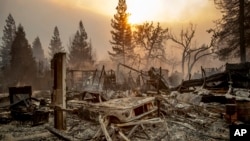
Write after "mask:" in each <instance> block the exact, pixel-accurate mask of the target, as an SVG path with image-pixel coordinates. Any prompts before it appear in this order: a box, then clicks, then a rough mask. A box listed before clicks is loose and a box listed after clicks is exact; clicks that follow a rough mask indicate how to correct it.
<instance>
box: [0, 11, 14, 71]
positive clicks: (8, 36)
mask: <svg viewBox="0 0 250 141" xmlns="http://www.w3.org/2000/svg"><path fill="white" fill-rule="evenodd" d="M15 34H16V24H15V20H14V18H13V17H12V15H11V14H9V16H8V17H7V19H6V25H5V26H4V29H3V37H2V40H3V42H2V45H1V47H0V60H1V61H0V63H1V64H0V66H1V68H2V69H4V68H7V67H8V66H9V64H10V59H11V56H10V49H11V45H12V43H13V40H14V38H15Z"/></svg>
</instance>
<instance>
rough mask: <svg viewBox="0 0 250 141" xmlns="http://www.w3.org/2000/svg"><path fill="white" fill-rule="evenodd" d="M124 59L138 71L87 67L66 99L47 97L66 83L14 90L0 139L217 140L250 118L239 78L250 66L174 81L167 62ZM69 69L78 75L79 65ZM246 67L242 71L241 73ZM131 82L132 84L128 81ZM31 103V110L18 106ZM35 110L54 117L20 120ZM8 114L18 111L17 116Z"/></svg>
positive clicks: (5, 110)
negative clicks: (147, 65) (150, 64)
mask: <svg viewBox="0 0 250 141" xmlns="http://www.w3.org/2000/svg"><path fill="white" fill-rule="evenodd" d="M120 66H123V67H125V68H127V69H129V70H130V71H133V72H135V74H132V73H129V74H128V76H127V78H126V81H125V80H124V81H123V82H124V84H119V83H118V82H117V79H118V78H119V79H121V78H120V77H118V76H116V75H117V74H118V73H116V72H115V71H113V70H111V71H107V72H106V71H105V69H104V67H103V69H102V70H101V71H98V70H94V71H91V72H87V73H88V74H86V76H84V78H85V79H87V81H88V83H85V82H87V81H85V80H82V81H81V82H77V83H79V85H78V86H79V87H77V88H73V87H72V88H67V89H68V90H67V92H66V100H65V102H66V106H65V107H63V106H61V105H60V104H61V103H59V104H57V103H53V100H51V102H50V103H49V104H50V105H47V103H48V102H47V100H46V99H50V96H54V97H52V98H56V97H57V94H58V92H61V90H60V87H58V88H57V89H56V90H53V91H52V92H45V91H40V92H34V93H36V94H35V95H36V96H37V97H42V99H39V98H37V97H36V98H31V95H32V93H31V92H30V91H29V92H25V93H26V94H28V95H21V96H20V92H19V93H18V94H19V96H16V95H15V94H11V95H10V97H9V99H8V98H7V99H8V100H10V102H9V104H6V103H5V102H6V99H2V98H1V100H2V101H5V102H3V103H2V105H1V106H0V107H1V109H0V110H1V113H0V119H1V121H3V122H1V123H4V124H1V125H0V126H1V128H0V140H37V139H39V140H45V141H47V140H48V141H49V140H74V141H75V140H92V141H101V140H107V141H111V140H114V141H116V140H126V141H129V140H131V141H132V140H133V141H137V140H138V141H139V140H140V141H149V140H150V141H151V140H153V141H165V140H167V141H176V140H178V141H182V140H183V141H186V140H192V141H200V140H204V141H217V140H229V125H231V124H247V123H249V122H250V109H249V108H248V107H249V104H250V98H249V96H250V92H249V90H248V88H247V87H246V86H247V83H246V81H242V82H240V81H238V79H241V77H244V80H248V77H247V76H246V77H245V74H246V73H248V72H247V71H239V72H238V70H237V69H233V67H232V66H234V65H232V66H230V65H227V66H228V67H227V68H226V71H225V72H220V73H216V74H212V75H210V76H208V77H206V74H205V73H204V74H203V77H202V78H201V79H191V80H186V81H183V82H182V84H180V85H179V86H177V87H175V88H172V87H171V86H170V83H169V82H168V80H167V78H166V77H164V76H163V74H164V73H162V72H163V71H162V69H161V68H160V69H155V68H151V69H150V70H149V71H148V72H145V71H140V70H136V69H134V68H132V67H129V66H126V65H123V64H120ZM246 66H248V65H246ZM243 68H244V69H246V68H247V67H243ZM232 70H233V71H232ZM68 71H69V72H70V73H69V74H70V75H72V74H73V73H74V72H75V70H74V71H70V70H68ZM77 72H84V73H85V72H86V71H80V70H77ZM239 74H240V75H241V77H238V78H237V76H239ZM165 75H166V74H165ZM72 76H73V75H72ZM124 77H125V76H124ZM73 78H74V77H71V78H70V79H73ZM77 79H78V78H77ZM62 80H63V79H62ZM134 80H136V81H134ZM139 80H140V81H139ZM236 81H237V82H236ZM69 82H75V83H76V81H73V80H70V81H69ZM128 82H129V83H130V85H129V86H123V85H127V84H128ZM72 84H73V83H72ZM51 93H52V94H51ZM28 99H29V100H31V101H33V103H34V104H36V105H40V106H38V108H40V109H41V110H45V111H46V110H48V111H49V113H50V114H49V115H48V118H47V117H46V116H45V118H43V117H42V115H44V113H42V114H40V113H39V112H40V111H39V110H37V109H35V108H33V110H32V107H30V106H31V105H32V106H33V104H31V105H30V104H29V103H30V101H29V100H28ZM36 100H38V101H36ZM54 100H56V99H54ZM8 107H10V109H9V110H8ZM23 107H25V108H24V109H25V110H24V111H21V110H20V111H21V112H20V113H17V112H16V109H18V108H20V109H21V108H23ZM42 107H43V108H44V109H43V108H42ZM45 107H46V108H47V109H46V108H45ZM48 108H50V109H48ZM29 110H31V113H32V114H31V115H30V116H31V117H33V116H34V115H37V116H35V117H39V118H40V119H39V118H38V119H37V120H38V121H35V123H39V121H42V120H43V119H47V120H46V122H44V123H43V124H32V123H30V122H20V120H18V118H20V116H19V115H20V114H24V113H29V112H30V111H29ZM56 112H61V113H67V114H65V117H64V118H65V120H66V121H67V122H66V123H65V125H66V128H62V129H57V127H56V126H55V124H56V123H57V124H58V123H59V122H58V121H60V116H55V115H57V114H58V113H57V114H56ZM13 113H15V114H17V115H18V116H15V114H13ZM5 116H7V117H8V116H10V117H9V119H10V121H7V119H8V118H5ZM25 119H29V118H25ZM34 119H36V118H32V120H31V119H29V121H33V122H34ZM5 120H6V121H5ZM34 125H36V126H34Z"/></svg>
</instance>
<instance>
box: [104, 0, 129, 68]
mask: <svg viewBox="0 0 250 141" xmlns="http://www.w3.org/2000/svg"><path fill="white" fill-rule="evenodd" d="M116 10H117V13H116V14H115V15H114V18H113V19H111V26H112V28H113V30H112V31H111V35H112V40H111V41H110V44H111V45H112V50H113V52H110V51H109V52H108V53H109V55H110V57H111V59H112V60H113V61H116V62H118V63H123V64H126V63H127V62H128V61H129V59H131V57H132V56H133V54H134V46H133V45H132V30H131V25H130V24H129V23H128V17H129V14H128V13H126V10H127V5H126V1H125V0H119V2H118V6H117V7H116Z"/></svg>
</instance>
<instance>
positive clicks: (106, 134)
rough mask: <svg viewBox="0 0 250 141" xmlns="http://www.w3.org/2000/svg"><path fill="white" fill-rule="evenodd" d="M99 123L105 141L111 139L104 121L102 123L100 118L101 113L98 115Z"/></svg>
mask: <svg viewBox="0 0 250 141" xmlns="http://www.w3.org/2000/svg"><path fill="white" fill-rule="evenodd" d="M99 123H100V125H101V129H102V132H103V133H104V135H105V138H106V140H107V141H112V139H111V137H110V136H109V133H108V131H107V129H106V125H105V123H104V119H103V118H102V116H101V115H99Z"/></svg>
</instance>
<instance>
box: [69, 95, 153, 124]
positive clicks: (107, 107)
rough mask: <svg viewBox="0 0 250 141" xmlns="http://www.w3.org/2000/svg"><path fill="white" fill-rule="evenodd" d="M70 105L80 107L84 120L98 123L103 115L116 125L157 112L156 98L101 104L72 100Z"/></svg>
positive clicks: (122, 100)
mask: <svg viewBox="0 0 250 141" xmlns="http://www.w3.org/2000/svg"><path fill="white" fill-rule="evenodd" d="M68 105H70V106H72V107H78V110H77V111H78V115H79V116H80V117H82V118H85V119H90V120H95V121H97V120H98V119H97V118H98V115H99V114H101V115H104V116H107V117H109V118H110V121H111V122H114V123H120V122H121V123H122V122H129V121H133V120H136V119H140V118H142V117H144V116H147V115H149V114H153V113H155V111H157V106H156V104H155V97H127V98H118V99H112V100H109V101H105V102H101V103H92V102H87V101H78V100H70V101H68Z"/></svg>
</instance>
